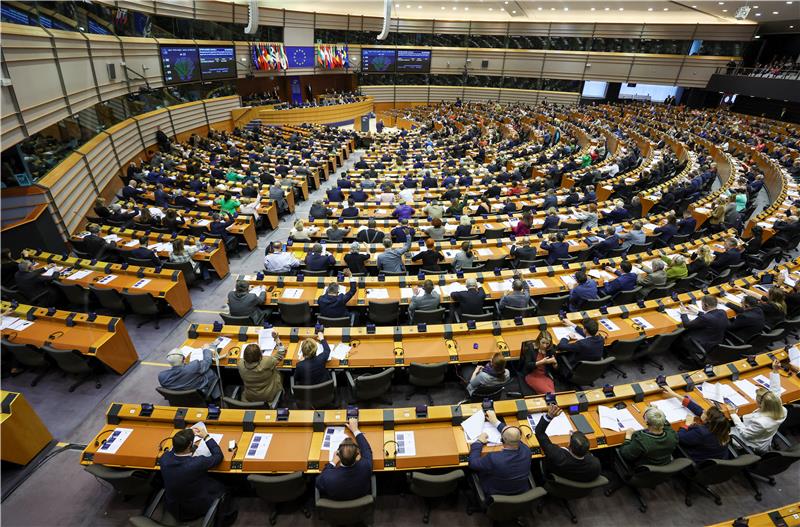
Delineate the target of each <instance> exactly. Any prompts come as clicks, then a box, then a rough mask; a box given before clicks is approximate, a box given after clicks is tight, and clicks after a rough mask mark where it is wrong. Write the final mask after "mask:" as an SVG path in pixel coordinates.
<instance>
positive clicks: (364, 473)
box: [316, 433, 530, 501]
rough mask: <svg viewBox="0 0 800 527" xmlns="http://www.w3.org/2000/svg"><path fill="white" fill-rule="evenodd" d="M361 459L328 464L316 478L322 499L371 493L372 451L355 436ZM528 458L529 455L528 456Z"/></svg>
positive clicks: (345, 498)
mask: <svg viewBox="0 0 800 527" xmlns="http://www.w3.org/2000/svg"><path fill="white" fill-rule="evenodd" d="M356 443H357V444H358V449H359V450H360V451H361V459H359V460H358V461H356V462H355V463H353V464H352V465H351V466H349V467H345V466H338V467H335V466H333V464H331V463H328V464H327V465H325V470H323V471H322V474H320V475H319V476H317V483H316V485H317V489H318V490H319V494H320V496H321V497H322V498H327V499H331V500H339V501H343V500H354V499H356V498H360V497H362V496H366V495H368V494H369V493H370V492H371V491H372V481H371V478H372V450H371V449H370V446H369V442H367V438H366V437H364V434H363V433H361V434H358V435H357V436H356ZM528 456H529V457H530V454H528Z"/></svg>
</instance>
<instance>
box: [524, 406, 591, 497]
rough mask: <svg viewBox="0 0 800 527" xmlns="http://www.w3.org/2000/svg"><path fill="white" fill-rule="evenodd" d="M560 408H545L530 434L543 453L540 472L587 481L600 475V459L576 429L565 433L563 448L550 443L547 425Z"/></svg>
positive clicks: (556, 415) (559, 411) (558, 412)
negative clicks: (542, 467) (534, 437)
mask: <svg viewBox="0 0 800 527" xmlns="http://www.w3.org/2000/svg"><path fill="white" fill-rule="evenodd" d="M561 412H562V410H561V408H559V407H558V406H556V405H555V404H551V405H550V406H549V407H548V408H547V414H546V415H543V416H542V418H541V419H539V422H538V423H537V425H536V430H534V434H535V435H536V440H537V441H539V446H540V447H541V449H542V452H543V453H544V472H545V474H553V475H556V476H559V477H562V478H566V479H568V480H571V481H579V482H583V483H588V482H590V481H594V480H595V479H597V478H598V477H599V476H600V460H599V459H597V458H596V457H594V455H593V454H592V453H591V452H589V446H590V445H589V440H588V439H587V438H586V435H585V434H584V433H583V432H580V431H577V430H576V431H574V432H572V433H571V434H570V436H569V446H568V447H567V448H564V447H560V446H558V445H555V444H553V442H552V441H551V440H550V436H548V435H547V426H548V425H549V424H550V422H551V421H552V420H553V419H555V418H556V417H558V416H559V415H560V414H561Z"/></svg>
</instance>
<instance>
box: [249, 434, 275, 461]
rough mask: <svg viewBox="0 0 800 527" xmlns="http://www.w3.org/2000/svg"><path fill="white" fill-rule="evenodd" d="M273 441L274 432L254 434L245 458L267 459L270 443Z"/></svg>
mask: <svg viewBox="0 0 800 527" xmlns="http://www.w3.org/2000/svg"><path fill="white" fill-rule="evenodd" d="M271 442H272V434H253V439H251V440H250V446H248V447H247V454H245V456H244V458H245V459H266V458H267V452H269V444H270V443H271Z"/></svg>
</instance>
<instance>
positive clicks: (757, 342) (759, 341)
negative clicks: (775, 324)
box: [749, 329, 783, 353]
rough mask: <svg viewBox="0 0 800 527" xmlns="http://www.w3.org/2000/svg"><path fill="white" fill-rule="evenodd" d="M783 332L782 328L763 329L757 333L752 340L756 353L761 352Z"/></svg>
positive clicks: (751, 343) (751, 344)
mask: <svg viewBox="0 0 800 527" xmlns="http://www.w3.org/2000/svg"><path fill="white" fill-rule="evenodd" d="M782 334H783V330H782V329H773V330H772V331H762V332H761V333H759V334H758V335H756V336H755V337H754V338H753V339H752V340H751V341H750V342H749V344H750V346H752V347H753V350H755V352H756V353H761V352H762V351H764V350H765V349H766V348H767V346H768V345H769V344H771V343H773V342H775V341H776V340H777V339H778V338H780V336H781V335H782Z"/></svg>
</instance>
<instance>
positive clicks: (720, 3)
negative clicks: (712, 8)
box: [717, 2, 725, 5]
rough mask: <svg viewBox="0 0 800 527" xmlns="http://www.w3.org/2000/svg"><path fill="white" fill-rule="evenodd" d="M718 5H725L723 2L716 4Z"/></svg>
mask: <svg viewBox="0 0 800 527" xmlns="http://www.w3.org/2000/svg"><path fill="white" fill-rule="evenodd" d="M717 3H718V4H719V5H725V2H717Z"/></svg>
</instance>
